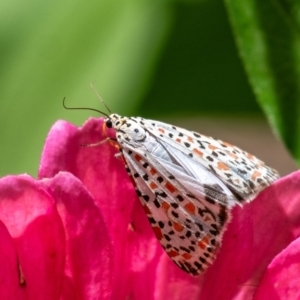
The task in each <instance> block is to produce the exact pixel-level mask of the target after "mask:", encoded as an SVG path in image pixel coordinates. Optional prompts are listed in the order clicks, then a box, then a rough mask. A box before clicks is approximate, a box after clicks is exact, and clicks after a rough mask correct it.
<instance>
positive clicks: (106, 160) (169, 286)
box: [39, 118, 300, 300]
mask: <svg viewBox="0 0 300 300" xmlns="http://www.w3.org/2000/svg"><path fill="white" fill-rule="evenodd" d="M108 135H109V136H114V132H113V131H110V132H108ZM105 138H106V136H105V133H104V131H103V119H101V118H100V119H90V120H88V121H87V122H86V123H85V124H84V126H83V127H82V128H79V129H78V128H76V127H75V126H73V125H71V124H69V123H66V122H63V121H59V122H57V123H56V124H55V125H54V126H53V128H52V130H51V131H50V134H49V136H48V138H47V141H46V144H45V148H44V152H43V156H42V160H41V166H40V172H39V177H40V178H44V177H52V176H54V175H55V174H57V173H58V172H59V171H69V172H71V173H73V174H74V175H75V176H76V177H77V178H79V179H80V180H81V181H82V183H83V184H84V186H85V187H86V188H87V189H88V190H89V191H90V193H91V194H92V195H93V196H94V198H95V200H96V203H97V205H98V207H99V209H100V211H101V213H102V215H103V218H104V220H105V224H106V226H107V229H108V231H109V236H110V238H111V241H112V244H113V251H114V262H115V267H114V288H113V298H112V299H224V300H225V299H252V297H255V299H265V298H263V296H260V295H264V294H263V293H266V291H269V290H270V289H271V288H272V289H275V291H274V293H276V288H275V281H276V280H278V281H280V282H281V284H282V285H284V287H285V289H286V290H287V289H288V285H289V280H287V278H286V277H287V276H286V275H285V276H283V274H284V269H283V267H284V268H288V266H289V263H291V262H292V261H293V260H292V258H290V259H289V260H284V262H283V261H282V259H280V257H281V256H282V255H283V257H286V256H287V255H290V254H289V253H293V255H294V256H293V257H295V253H296V252H297V251H296V250H297V245H298V244H299V242H298V244H297V242H296V241H295V240H296V239H297V238H298V236H299V232H300V199H299V198H300V196H299V195H300V194H299V191H300V186H299V183H298V182H299V180H300V172H298V173H294V174H292V175H290V176H288V177H285V178H282V179H280V180H278V181H277V182H276V183H275V184H273V185H272V186H271V187H269V188H267V189H266V190H264V191H263V192H262V193H261V194H260V195H259V196H258V197H257V199H255V201H253V202H252V203H250V204H247V205H245V206H244V208H239V207H236V208H234V210H233V218H232V221H231V223H230V224H229V226H228V230H227V231H226V233H225V235H224V239H223V245H222V247H221V249H220V251H219V254H218V256H217V259H216V261H215V263H214V264H213V266H211V267H210V268H209V269H208V270H207V272H206V273H205V274H204V275H202V276H199V277H191V276H190V275H188V274H185V273H184V272H183V271H181V270H180V269H178V268H177V267H176V266H175V265H174V264H173V262H172V261H171V260H170V259H169V257H168V256H167V255H166V254H165V253H164V251H163V250H162V248H161V246H160V244H159V242H158V241H157V240H156V238H155V236H154V234H153V232H152V229H151V226H150V225H149V222H148V220H147V218H146V216H145V213H144V211H143V209H142V206H141V205H140V203H139V200H138V198H137V196H136V195H135V192H134V189H133V185H132V183H131V181H130V180H129V178H128V175H127V174H126V171H125V169H124V165H123V163H122V161H121V160H120V159H118V158H116V157H114V154H115V153H117V152H118V151H117V149H116V148H115V147H114V144H113V143H112V142H107V143H104V144H102V145H99V146H96V147H82V146H81V144H91V143H95V142H99V141H102V140H104V139H105ZM289 249H290V250H289ZM277 255H279V256H278V257H277ZM273 259H274V260H273ZM272 260H273V261H272ZM286 264H287V265H286ZM279 265H280V266H282V268H281V267H279ZM290 268H292V267H290ZM278 272H279V273H280V275H279V274H278ZM292 277H293V276H292ZM290 279H291V281H292V278H290ZM297 287H298V288H299V287H300V284H298V283H297ZM283 290H284V289H283V288H281V289H280V292H281V293H282V292H283ZM256 291H257V293H256ZM255 293H256V294H255ZM253 295H255V296H253ZM293 296H294V294H292V295H289V297H290V298H289V299H295V298H294V297H293ZM260 297H261V298H260Z"/></svg>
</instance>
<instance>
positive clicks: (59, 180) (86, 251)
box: [41, 172, 113, 300]
mask: <svg viewBox="0 0 300 300" xmlns="http://www.w3.org/2000/svg"><path fill="white" fill-rule="evenodd" d="M41 185H42V186H43V187H44V188H45V189H46V190H47V191H48V192H49V194H51V195H52V197H53V198H54V199H55V203H56V206H57V209H58V213H59V215H60V217H61V219H62V222H63V225H64V228H65V232H66V262H67V263H66V266H65V276H66V281H65V285H64V289H63V294H64V296H65V298H66V299H75V298H76V299H101V300H104V299H111V298H110V297H111V292H112V272H113V256H112V253H113V252H112V245H111V242H110V239H109V236H108V232H107V229H106V226H105V224H104V221H103V218H102V215H101V214H100V212H99V209H98V207H97V206H96V204H95V200H94V199H93V198H92V196H91V195H90V194H89V193H88V191H87V190H86V189H85V188H84V186H83V185H82V183H81V182H80V181H79V180H78V179H77V178H76V177H74V176H73V175H72V174H70V173H65V172H61V173H59V174H58V175H56V176H55V177H54V178H51V179H44V180H43V181H42V182H41ZM71 295H73V296H72V297H71Z"/></svg>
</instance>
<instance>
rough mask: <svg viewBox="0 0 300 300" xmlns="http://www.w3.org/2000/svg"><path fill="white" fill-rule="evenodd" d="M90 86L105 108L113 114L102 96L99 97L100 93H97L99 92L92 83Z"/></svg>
mask: <svg viewBox="0 0 300 300" xmlns="http://www.w3.org/2000/svg"><path fill="white" fill-rule="evenodd" d="M90 86H91V88H92V90H93V91H94V92H95V94H96V95H97V97H98V98H99V100H100V101H101V103H102V104H103V105H104V106H105V108H106V109H107V110H108V112H109V113H110V114H111V111H110V109H109V108H108V106H107V105H106V103H105V102H104V100H103V99H102V98H101V96H100V95H99V93H98V92H97V90H96V89H95V87H94V85H93V83H92V82H91V83H90Z"/></svg>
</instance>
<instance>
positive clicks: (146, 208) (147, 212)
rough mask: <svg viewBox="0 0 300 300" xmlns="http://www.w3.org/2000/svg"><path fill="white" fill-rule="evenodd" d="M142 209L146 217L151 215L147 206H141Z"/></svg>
mask: <svg viewBox="0 0 300 300" xmlns="http://www.w3.org/2000/svg"><path fill="white" fill-rule="evenodd" d="M143 208H144V211H145V213H146V215H151V211H150V209H149V207H148V206H147V205H143Z"/></svg>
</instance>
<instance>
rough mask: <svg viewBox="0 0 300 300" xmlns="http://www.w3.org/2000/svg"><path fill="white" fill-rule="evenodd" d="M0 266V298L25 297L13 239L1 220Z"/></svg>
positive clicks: (10, 299)
mask: <svg viewBox="0 0 300 300" xmlns="http://www.w3.org/2000/svg"><path fill="white" fill-rule="evenodd" d="M0 201H1V200H0ZM0 266H1V268H0V283H1V284H0V299H5V300H22V299H24V300H25V299H27V295H26V289H25V288H24V287H23V286H22V285H21V284H20V279H21V277H20V272H19V268H18V266H19V262H18V256H17V251H16V248H15V245H14V241H13V239H12V237H11V236H10V234H9V232H8V231H7V229H6V227H5V225H4V224H3V223H2V222H0Z"/></svg>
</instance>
